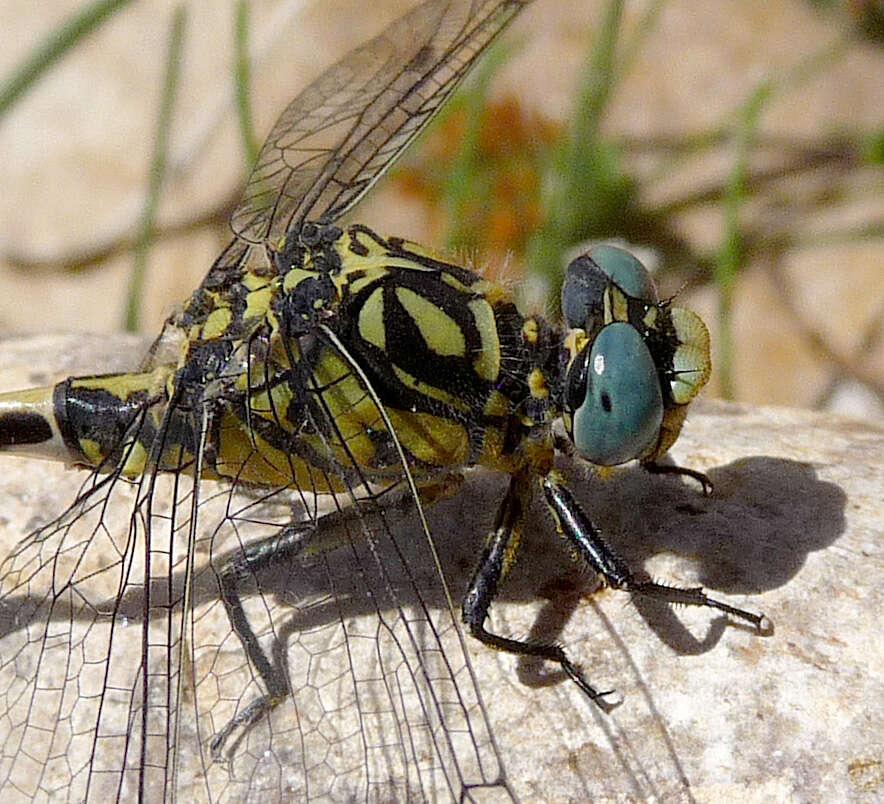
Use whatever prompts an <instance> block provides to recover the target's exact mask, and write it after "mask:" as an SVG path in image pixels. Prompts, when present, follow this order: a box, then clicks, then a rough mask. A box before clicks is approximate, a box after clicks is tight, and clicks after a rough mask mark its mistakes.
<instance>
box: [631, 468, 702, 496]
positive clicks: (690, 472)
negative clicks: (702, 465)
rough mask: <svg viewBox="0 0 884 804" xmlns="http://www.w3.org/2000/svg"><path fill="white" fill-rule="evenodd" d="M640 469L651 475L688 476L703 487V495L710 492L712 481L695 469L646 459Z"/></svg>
mask: <svg viewBox="0 0 884 804" xmlns="http://www.w3.org/2000/svg"><path fill="white" fill-rule="evenodd" d="M642 469H644V470H645V471H647V472H648V473H650V474H652V475H678V476H680V477H690V478H693V479H694V480H696V481H697V482H698V483H699V484H700V485H701V486H702V487H703V496H704V497H708V496H709V495H711V494H712V481H711V480H710V479H709V475H707V474H706V473H705V472H700V471H698V470H697V469H688V468H687V467H685V466H677V465H675V464H666V463H656V462H654V461H648V462H647V463H643V464H642Z"/></svg>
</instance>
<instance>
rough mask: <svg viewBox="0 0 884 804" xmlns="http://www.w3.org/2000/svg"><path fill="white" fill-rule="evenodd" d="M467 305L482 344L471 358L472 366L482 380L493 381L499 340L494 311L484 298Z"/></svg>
mask: <svg viewBox="0 0 884 804" xmlns="http://www.w3.org/2000/svg"><path fill="white" fill-rule="evenodd" d="M467 306H468V307H469V308H470V312H472V314H473V319H474V320H475V322H476V328H477V329H478V330H479V338H480V340H481V344H482V346H481V348H480V350H479V352H478V353H477V354H476V356H475V357H474V358H473V368H474V369H475V371H476V374H478V375H479V376H480V377H481V378H482V379H483V380H488V381H489V382H493V381H494V380H496V379H497V375H498V374H499V373H500V341H499V340H498V338H497V322H496V321H495V320H494V311H493V310H492V309H491V307H490V305H489V304H488V303H487V302H486V301H485V300H484V299H473V300H472V301H471V302H469V303H468V304H467ZM458 331H459V330H458ZM461 337H463V334H461Z"/></svg>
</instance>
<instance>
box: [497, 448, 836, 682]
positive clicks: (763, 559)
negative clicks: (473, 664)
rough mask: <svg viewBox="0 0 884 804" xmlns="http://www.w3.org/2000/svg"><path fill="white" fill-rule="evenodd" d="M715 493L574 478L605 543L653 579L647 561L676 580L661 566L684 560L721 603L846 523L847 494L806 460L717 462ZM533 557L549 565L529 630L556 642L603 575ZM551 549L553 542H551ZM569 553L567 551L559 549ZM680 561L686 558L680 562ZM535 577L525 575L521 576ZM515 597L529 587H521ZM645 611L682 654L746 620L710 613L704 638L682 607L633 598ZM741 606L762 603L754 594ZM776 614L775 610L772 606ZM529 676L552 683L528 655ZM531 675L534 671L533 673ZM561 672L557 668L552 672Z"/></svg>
mask: <svg viewBox="0 0 884 804" xmlns="http://www.w3.org/2000/svg"><path fill="white" fill-rule="evenodd" d="M708 474H709V477H710V479H711V480H712V482H713V485H714V491H713V493H712V494H711V495H710V496H708V497H704V496H703V495H702V493H701V492H700V490H699V489H698V488H697V487H696V486H695V485H693V484H692V483H691V482H690V481H685V480H682V479H680V478H677V477H674V476H668V477H666V476H649V475H648V474H647V473H646V472H644V471H643V470H641V469H640V468H638V467H635V468H632V469H629V470H627V471H625V472H622V473H619V474H618V475H616V476H615V477H614V478H612V479H611V480H609V481H607V482H602V481H599V480H597V479H594V478H593V479H590V480H588V481H587V482H585V483H579V484H577V488H576V491H577V492H578V493H579V497H580V500H581V503H582V505H583V506H584V509H585V510H586V511H587V513H588V514H589V515H590V517H591V518H592V519H593V521H594V522H595V524H596V525H598V526H599V528H600V529H601V531H602V534H603V535H604V538H605V539H606V541H607V542H608V544H609V545H610V546H611V547H612V548H613V549H614V550H615V551H616V552H617V553H618V554H619V555H621V556H622V557H623V558H624V559H625V560H626V561H627V563H628V565H629V566H630V568H631V569H632V570H633V572H634V573H635V575H636V576H637V577H638V578H639V579H645V580H648V579H650V575H649V574H648V572H647V571H645V569H644V568H645V566H646V564H648V563H651V561H652V559H659V558H662V559H663V561H662V566H663V567H664V569H663V570H662V571H661V570H659V569H658V568H657V565H656V563H655V566H654V577H653V580H655V581H658V582H661V583H672V584H674V585H678V584H679V583H681V584H684V583H685V582H684V581H683V580H682V581H678V580H675V579H673V578H671V577H666V575H665V574H664V573H665V571H666V570H665V567H666V566H669V565H670V564H673V562H678V561H684V560H687V561H688V562H689V566H691V567H692V570H691V581H690V582H689V583H688V584H687V585H700V586H703V587H704V589H705V590H706V591H707V592H709V593H710V595H711V596H713V597H718V598H719V599H722V600H723V601H725V602H733V601H728V597H729V596H732V595H749V596H752V595H758V594H760V593H763V592H765V591H767V590H772V589H776V588H778V587H781V586H784V585H786V584H787V583H788V582H789V581H790V580H791V579H792V578H794V577H795V576H796V575H797V574H798V573H799V572H800V571H801V568H802V567H803V565H804V563H805V562H806V560H807V557H808V555H809V554H810V553H813V552H815V551H818V550H823V549H825V548H826V547H828V546H829V545H831V544H832V543H833V542H834V541H835V540H836V539H837V538H838V536H839V535H840V534H841V533H842V532H843V530H844V527H845V517H844V509H845V505H846V495H845V494H844V492H843V491H842V490H841V489H840V488H839V487H838V486H836V485H835V484H833V483H829V482H825V481H821V480H819V479H818V478H817V476H816V472H815V471H814V469H813V467H811V466H810V465H808V464H805V463H801V462H797V461H790V460H784V459H780V458H773V457H767V456H755V457H750V458H744V459H741V460H739V461H734V462H733V463H731V464H728V465H726V466H722V467H718V468H716V469H713V470H711V471H710V472H709V473H708ZM535 549H536V550H537V551H538V552H536V553H534V554H533V555H532V556H530V557H529V559H528V560H529V561H530V562H531V566H532V568H533V569H532V575H533V576H534V577H538V573H539V572H543V573H544V575H545V573H546V572H549V571H550V569H552V573H553V574H552V575H549V576H546V577H547V580H546V581H544V582H542V583H541V584H540V585H539V586H535V587H534V589H535V592H534V594H535V596H537V595H538V594H539V596H542V597H546V598H548V602H547V604H546V605H545V606H544V607H543V609H542V611H541V612H540V614H539V615H538V617H537V619H536V622H535V625H534V627H533V628H532V632H531V638H532V639H537V640H541V641H556V640H557V639H559V638H560V635H561V633H562V630H563V629H564V627H565V625H566V624H567V622H568V619H569V618H570V616H571V614H572V613H573V612H574V610H575V609H576V608H577V607H578V606H580V605H586V601H585V600H584V599H581V595H582V594H585V593H586V591H587V585H589V589H590V591H592V588H593V587H594V586H595V585H596V584H597V583H598V581H597V579H595V576H592V577H591V578H590V577H588V576H587V575H586V574H585V573H581V572H578V571H575V568H574V564H573V562H570V561H569V560H568V559H567V557H565V558H564V559H562V560H561V561H559V562H556V563H557V564H558V567H559V570H558V574H556V572H555V569H554V568H550V567H545V568H543V569H542V570H541V569H539V567H541V566H542V565H543V564H544V563H546V564H548V563H549V561H550V559H548V558H547V559H544V558H543V555H542V552H541V551H542V550H543V549H544V548H535ZM545 549H546V550H547V551H548V544H547V546H546V548H545ZM563 552H564V551H563ZM683 566H684V565H682V567H683ZM516 583H520V584H522V585H523V586H525V587H528V586H530V585H531V580H530V578H529V577H527V576H525V575H522V576H521V578H520V580H519V581H516ZM514 594H515V595H516V596H517V597H522V596H523V594H524V592H522V591H520V590H518V589H517V590H516V591H515V593H514ZM631 605H634V606H635V608H636V610H637V611H638V612H639V614H640V615H641V617H642V618H643V619H644V620H645V621H646V623H647V624H648V626H649V627H650V628H651V629H652V630H653V631H654V632H655V633H656V634H657V636H658V637H659V638H660V639H661V641H663V642H664V643H665V644H666V645H667V646H668V647H670V648H671V649H672V650H674V651H675V652H676V653H679V654H683V655H688V654H700V653H704V652H706V651H708V650H711V649H712V648H713V647H714V646H715V645H716V644H717V643H718V641H719V640H720V638H721V636H722V634H723V633H724V631H725V630H726V628H727V627H729V626H730V627H738V628H742V627H746V626H743V625H741V624H736V623H734V622H732V621H729V620H728V619H727V618H725V617H723V616H715V614H714V613H713V615H712V616H711V619H710V623H709V626H708V628H707V629H706V632H705V634H704V635H703V636H702V637H699V638H698V637H697V636H695V635H694V634H693V633H692V632H691V631H690V630H689V629H688V628H687V627H685V626H684V625H683V624H682V620H681V619H680V616H679V614H680V612H679V611H678V610H677V609H673V607H672V606H670V605H667V604H665V603H662V602H660V601H657V600H652V599H647V598H639V597H636V598H633V599H632V601H631ZM735 605H740V606H745V607H746V608H749V609H753V610H757V607H753V605H752V601H751V599H750V600H748V601H739V602H738V603H735ZM769 614H771V615H772V616H774V619H775V612H769ZM520 674H521V675H522V676H523V678H524V680H525V681H526V683H536V684H544V683H549V682H548V680H547V676H546V674H544V673H543V672H542V671H541V669H540V665H538V664H537V663H536V662H532V661H526V662H525V663H524V667H523V668H522V669H521V673H520ZM532 677H533V678H532ZM556 677H559V674H556Z"/></svg>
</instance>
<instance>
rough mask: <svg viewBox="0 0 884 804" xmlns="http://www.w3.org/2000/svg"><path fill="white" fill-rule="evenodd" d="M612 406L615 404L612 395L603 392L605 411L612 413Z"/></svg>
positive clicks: (603, 407) (603, 408)
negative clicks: (612, 401)
mask: <svg viewBox="0 0 884 804" xmlns="http://www.w3.org/2000/svg"><path fill="white" fill-rule="evenodd" d="M612 407H614V406H613V404H612V403H611V395H610V394H609V393H608V392H607V391H605V392H604V393H602V410H603V411H605V413H610V412H611V408H612Z"/></svg>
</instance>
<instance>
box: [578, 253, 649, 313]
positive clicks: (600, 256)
mask: <svg viewBox="0 0 884 804" xmlns="http://www.w3.org/2000/svg"><path fill="white" fill-rule="evenodd" d="M586 255H587V256H588V257H589V258H590V259H591V260H592V261H593V262H594V263H595V264H596V265H598V266H599V268H601V269H602V270H603V271H604V272H605V273H606V274H607V275H608V276H609V277H610V278H611V279H613V280H614V282H616V283H617V286H618V287H619V288H620V289H621V290H622V291H623V292H624V293H627V294H628V295H630V296H632V297H633V298H634V299H641V300H642V301H645V302H648V304H656V303H657V301H658V299H657V287H656V286H655V285H654V282H653V280H652V279H651V275H650V274H649V273H648V272H647V269H646V268H645V266H644V265H642V264H641V263H640V262H639V261H638V259H637V258H636V257H635V255H633V254H632V253H631V252H629V251H627V250H626V249H622V248H618V247H617V246H607V245H602V246H593V247H592V248H591V249H590V250H589V251H587V252H586Z"/></svg>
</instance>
